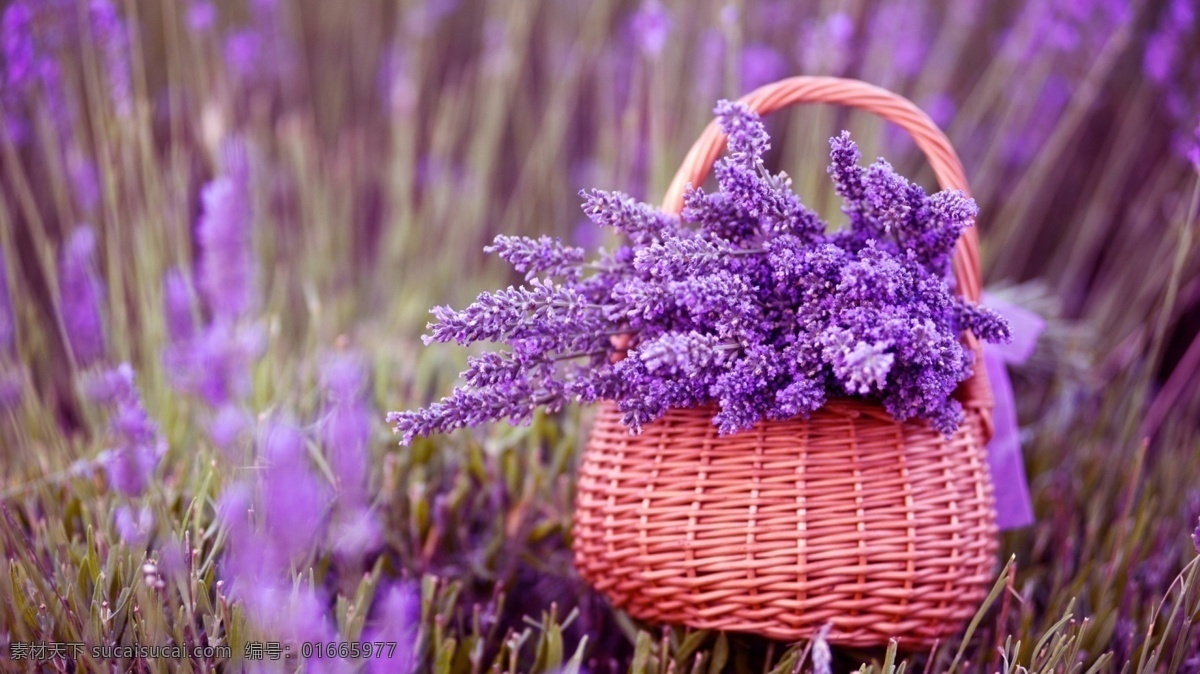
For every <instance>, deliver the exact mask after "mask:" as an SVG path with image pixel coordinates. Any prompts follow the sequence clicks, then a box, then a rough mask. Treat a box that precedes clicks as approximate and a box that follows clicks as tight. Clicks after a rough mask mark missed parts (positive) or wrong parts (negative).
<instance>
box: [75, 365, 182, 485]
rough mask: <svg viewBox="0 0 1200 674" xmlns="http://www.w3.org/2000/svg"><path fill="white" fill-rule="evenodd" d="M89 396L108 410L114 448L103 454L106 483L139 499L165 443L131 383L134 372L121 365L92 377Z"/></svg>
mask: <svg viewBox="0 0 1200 674" xmlns="http://www.w3.org/2000/svg"><path fill="white" fill-rule="evenodd" d="M85 389H86V390H87V393H88V396H89V397H90V398H91V399H92V400H94V401H96V402H98V403H101V404H103V405H106V406H107V407H109V408H110V409H109V416H108V425H109V436H110V439H111V440H112V442H113V445H114V446H113V447H112V448H111V449H108V450H106V451H105V452H103V453H102V455H101V458H100V461H99V463H100V465H102V466H103V467H104V471H105V474H106V476H107V478H108V482H109V484H110V485H112V486H113V488H115V489H117V490H118V491H120V492H121V493H123V494H125V495H127V496H140V495H141V494H142V493H143V492H145V491H146V489H147V487H149V486H150V482H151V480H152V478H153V475H154V471H155V469H156V468H157V467H158V462H159V460H160V459H161V458H162V456H163V455H164V454H165V453H166V449H167V447H166V441H165V440H163V438H162V436H161V435H160V434H159V432H158V426H157V425H155V423H154V422H153V421H152V420H151V419H150V415H149V414H147V413H146V409H145V406H144V405H143V403H142V396H141V393H140V392H139V391H138V389H137V384H136V382H135V380H134V372H133V368H132V367H131V366H130V365H129V363H122V364H121V365H119V366H117V367H116V368H114V369H112V370H109V371H107V372H102V373H99V374H97V375H94V376H92V377H91V378H90V379H89V380H87V382H86V383H85Z"/></svg>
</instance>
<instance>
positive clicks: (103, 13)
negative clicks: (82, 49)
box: [88, 0, 133, 115]
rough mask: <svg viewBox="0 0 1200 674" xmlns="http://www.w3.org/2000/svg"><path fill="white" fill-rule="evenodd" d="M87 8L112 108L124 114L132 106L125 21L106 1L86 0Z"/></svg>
mask: <svg viewBox="0 0 1200 674" xmlns="http://www.w3.org/2000/svg"><path fill="white" fill-rule="evenodd" d="M88 9H89V10H90V11H89V18H90V20H91V24H92V25H91V36H92V39H94V40H95V42H96V48H97V49H98V50H99V51H100V57H101V59H102V61H103V64H104V70H105V74H106V75H107V78H108V86H109V96H110V98H111V99H112V103H113V107H114V108H115V109H116V110H117V112H118V113H119V114H121V115H128V114H129V113H130V112H131V111H132V107H133V82H132V73H131V72H130V69H129V36H128V34H127V32H126V27H125V22H124V21H123V20H122V19H121V16H120V14H118V13H117V8H116V7H115V6H114V5H113V4H112V2H111V1H110V0H90V3H89V5H88Z"/></svg>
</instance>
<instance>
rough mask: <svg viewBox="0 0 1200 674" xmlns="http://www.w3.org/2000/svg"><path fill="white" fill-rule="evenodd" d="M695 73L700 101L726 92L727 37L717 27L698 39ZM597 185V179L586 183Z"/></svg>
mask: <svg viewBox="0 0 1200 674" xmlns="http://www.w3.org/2000/svg"><path fill="white" fill-rule="evenodd" d="M690 60H691V62H692V63H693V64H694V67H693V70H692V71H693V72H694V73H695V78H696V79H695V85H694V88H695V97H696V100H698V101H713V100H717V99H718V98H720V97H721V95H722V94H723V93H724V92H723V90H722V88H723V86H724V83H725V37H724V36H723V35H722V34H721V31H720V30H717V29H716V28H706V29H705V30H704V31H703V32H701V33H700V38H699V39H698V40H697V41H696V46H695V50H694V51H693V52H692V55H691V59H690ZM584 184H585V185H595V184H597V183H596V182H595V181H589V182H587V183H584Z"/></svg>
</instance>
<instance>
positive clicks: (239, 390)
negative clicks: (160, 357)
mask: <svg viewBox="0 0 1200 674" xmlns="http://www.w3.org/2000/svg"><path fill="white" fill-rule="evenodd" d="M257 337H258V331H257V330H255V329H254V328H253V326H251V327H244V326H235V325H232V324H230V323H228V322H223V321H222V322H213V323H210V324H209V325H208V326H207V327H206V328H205V329H204V330H203V331H201V332H200V333H199V334H198V335H197V336H196V338H195V339H194V340H192V341H191V342H187V343H183V344H178V345H171V346H170V347H169V348H168V349H167V351H166V352H165V354H164V361H165V364H166V366H167V368H168V371H169V373H170V375H171V380H172V385H174V386H175V387H176V388H178V389H180V390H183V391H187V392H189V393H194V394H198V395H200V396H201V397H203V398H204V399H205V400H206V401H207V402H208V404H209V405H212V406H213V407H221V406H223V405H226V404H229V403H231V402H234V401H236V400H238V399H239V398H241V397H243V396H244V395H246V393H247V392H248V391H249V388H250V367H251V366H252V364H253V361H254V360H255V359H256V358H257V356H258V353H259V351H260V350H261V345H260V344H258V343H257Z"/></svg>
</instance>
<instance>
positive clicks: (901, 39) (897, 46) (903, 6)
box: [870, 2, 931, 78]
mask: <svg viewBox="0 0 1200 674" xmlns="http://www.w3.org/2000/svg"><path fill="white" fill-rule="evenodd" d="M927 23H928V22H927V21H926V10H925V6H924V5H911V4H907V3H902V2H889V3H884V5H883V6H882V7H880V8H879V10H878V11H877V12H875V13H874V15H873V17H872V19H871V28H870V31H871V39H872V40H874V41H876V42H877V43H879V44H881V45H886V49H887V58H886V60H887V64H888V66H887V67H888V75H892V74H893V73H894V74H896V75H899V76H900V77H901V78H911V77H913V76H915V75H916V74H917V73H918V72H919V71H920V70H921V67H922V66H923V65H924V62H925V55H926V54H927V53H928V51H929V44H930V42H931V40H930V39H929V35H928V30H927V28H928V25H927Z"/></svg>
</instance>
